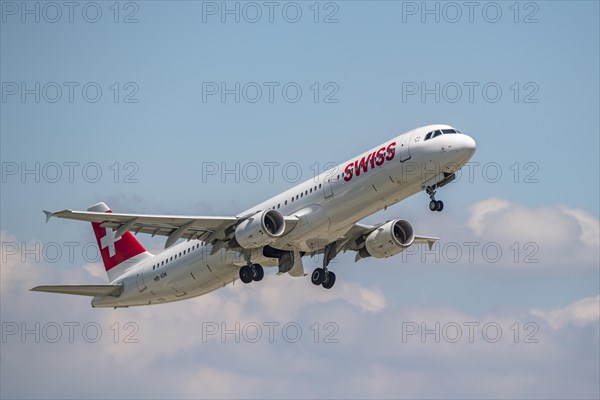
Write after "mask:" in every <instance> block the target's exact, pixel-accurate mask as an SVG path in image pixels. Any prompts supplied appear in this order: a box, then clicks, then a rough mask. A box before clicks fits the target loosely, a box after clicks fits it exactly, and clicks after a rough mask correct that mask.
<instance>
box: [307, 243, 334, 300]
mask: <svg viewBox="0 0 600 400" xmlns="http://www.w3.org/2000/svg"><path fill="white" fill-rule="evenodd" d="M336 254H337V251H336V242H333V243H330V244H328V245H327V246H325V249H324V251H323V268H316V269H315V270H314V271H313V273H312V275H311V276H310V280H311V282H312V283H313V285H317V286H319V285H321V286H323V287H324V288H325V289H331V288H332V287H333V285H334V284H335V274H334V273H333V272H332V271H329V270H328V269H327V266H328V265H329V262H330V261H331V260H333V259H334V258H335V256H336Z"/></svg>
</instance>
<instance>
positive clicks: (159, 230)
mask: <svg viewBox="0 0 600 400" xmlns="http://www.w3.org/2000/svg"><path fill="white" fill-rule="evenodd" d="M44 213H45V214H46V221H48V220H49V219H50V218H52V217H57V218H66V219H74V220H78V221H87V222H95V223H99V224H100V226H102V227H103V228H112V229H115V230H116V232H115V236H116V237H119V236H121V235H122V234H123V233H125V232H127V231H131V232H133V233H135V234H137V233H139V232H142V233H149V234H151V235H152V236H155V235H161V236H167V237H168V238H167V242H166V244H165V247H169V246H171V245H173V244H174V243H175V242H177V240H179V239H180V238H185V239H188V240H192V239H198V240H203V241H205V242H213V243H214V242H216V241H228V240H229V239H231V238H232V237H233V233H234V231H235V227H236V226H237V225H238V224H239V223H240V222H242V221H243V220H245V219H246V218H247V217H242V218H238V217H212V216H211V217H208V216H179V215H152V214H124V213H112V212H108V213H104V212H96V211H72V210H62V211H56V212H50V211H44ZM248 217H250V216H248ZM284 220H285V224H286V232H285V233H287V232H289V231H290V230H292V229H293V228H294V227H295V226H296V224H297V223H298V218H297V217H294V216H291V217H285V216H284ZM285 233H284V234H285Z"/></svg>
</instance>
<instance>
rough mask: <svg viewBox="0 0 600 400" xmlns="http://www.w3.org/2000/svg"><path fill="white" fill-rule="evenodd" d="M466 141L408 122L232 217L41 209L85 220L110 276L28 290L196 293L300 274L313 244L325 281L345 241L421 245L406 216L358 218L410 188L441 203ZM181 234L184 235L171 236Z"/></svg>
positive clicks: (374, 251)
mask: <svg viewBox="0 0 600 400" xmlns="http://www.w3.org/2000/svg"><path fill="white" fill-rule="evenodd" d="M475 148H476V145H475V141H474V140H473V139H472V138H471V137H469V136H468V135H465V134H462V133H459V132H458V131H456V130H455V129H454V128H452V127H451V126H449V125H429V126H425V127H421V128H417V129H414V130H412V131H409V132H406V133H404V134H402V135H400V136H397V137H395V138H393V139H392V140H390V141H388V142H386V143H384V144H382V145H381V146H377V147H375V148H373V149H371V150H369V151H367V152H365V153H363V154H361V155H359V156H357V157H355V158H352V159H350V160H348V161H346V162H345V163H342V164H340V165H339V166H338V167H336V168H334V169H332V170H330V171H327V172H324V173H323V174H321V175H319V176H318V177H316V178H314V179H310V180H308V181H306V182H303V183H301V184H299V185H297V186H295V187H293V188H291V189H289V190H287V191H285V192H283V193H281V194H279V195H277V196H275V197H273V198H271V199H269V200H267V201H264V202H262V203H260V204H258V205H256V206H255V207H252V208H250V209H248V210H246V211H244V212H242V213H240V214H239V215H237V216H234V217H231V216H226V217H207V216H168V215H143V214H120V213H111V212H110V210H109V209H108V207H107V206H106V205H105V204H104V203H99V204H97V205H95V206H93V207H92V208H90V209H89V210H88V211H71V210H63V211H58V212H48V211H45V213H46V216H47V219H49V218H51V217H59V218H67V219H75V220H80V221H88V222H92V224H93V226H94V230H95V233H96V235H97V239H98V244H99V246H100V249H101V252H102V251H104V252H105V253H103V260H104V262H105V266H106V269H107V273H108V275H109V281H110V283H109V284H107V285H73V286H68V285H67V286H65V285H61V286H38V287H36V288H33V289H32V290H35V291H46V292H53V293H65V294H78V295H88V296H94V297H93V299H92V306H94V307H129V306H139V305H149V304H157V303H164V302H170V301H177V300H183V299H187V298H191V297H195V296H200V295H203V294H206V293H209V292H211V291H213V290H216V289H218V288H220V287H223V286H225V285H228V284H230V283H232V282H233V281H234V280H236V279H238V278H239V279H240V280H242V281H243V282H244V283H249V282H251V281H259V280H261V279H262V278H263V276H264V270H263V267H262V266H268V267H278V274H284V273H288V274H290V275H291V276H305V275H306V274H305V273H304V267H303V265H302V257H303V256H305V255H311V256H312V255H316V254H322V257H323V266H322V267H320V268H316V269H315V270H314V271H313V273H312V275H311V281H312V283H314V284H315V285H321V286H323V287H324V288H326V289H330V288H331V287H333V285H334V283H335V279H336V276H335V273H333V272H332V271H330V270H329V269H328V265H329V262H330V261H331V260H332V259H333V258H334V257H335V256H336V255H337V254H338V253H339V252H345V251H354V252H356V261H358V260H359V259H361V258H365V257H374V258H384V257H390V256H393V255H395V254H398V253H400V252H401V251H403V250H405V249H406V248H408V247H409V246H411V245H414V244H423V243H426V244H428V245H429V246H430V247H431V246H432V245H433V243H434V242H435V241H436V240H437V238H435V237H426V236H419V235H416V234H415V233H414V230H413V227H412V225H411V224H410V223H409V222H408V221H406V220H392V221H386V222H384V223H381V224H377V225H364V224H361V223H359V222H358V221H360V220H361V219H363V218H365V217H367V216H369V215H371V214H373V213H376V212H378V211H380V210H382V209H384V208H387V207H388V206H390V205H392V204H395V203H397V202H399V201H401V200H403V199H405V198H407V197H409V196H411V195H413V194H415V193H418V192H420V191H426V192H427V194H428V195H429V197H430V199H431V201H430V203H429V208H430V209H431V210H432V211H441V210H442V209H443V203H442V202H441V201H439V200H436V199H435V193H436V190H437V189H439V188H441V187H442V186H444V185H445V184H447V183H449V182H451V181H452V180H453V179H454V177H455V175H454V174H455V173H456V171H458V170H459V169H460V168H461V167H462V166H464V165H465V163H467V162H468V161H469V160H470V159H471V157H472V156H473V154H474V152H475ZM103 229H104V230H103ZM99 232H100V233H99ZM103 232H104V236H99V235H102V233H103ZM129 232H133V233H135V234H137V233H139V232H142V233H149V234H152V235H163V236H167V241H166V247H167V248H166V249H165V250H164V251H163V252H161V253H159V254H157V255H151V254H150V253H148V252H146V251H145V249H143V247H142V246H141V245H140V244H139V242H137V241H136V240H135V238H134V237H133V236H132V235H131V234H130V233H129ZM126 236H127V237H126ZM181 238H183V239H187V241H185V242H182V243H180V244H175V242H177V241H178V240H179V239H181ZM121 243H122V244H121ZM132 248H135V250H134V253H135V254H134V253H131V251H130V250H131V249H132ZM132 254H133V255H132ZM121 259H124V260H123V261H122V262H120V264H118V265H117V266H116V267H114V266H113V265H112V264H113V260H114V261H115V262H116V261H117V260H119V261H120V260H121Z"/></svg>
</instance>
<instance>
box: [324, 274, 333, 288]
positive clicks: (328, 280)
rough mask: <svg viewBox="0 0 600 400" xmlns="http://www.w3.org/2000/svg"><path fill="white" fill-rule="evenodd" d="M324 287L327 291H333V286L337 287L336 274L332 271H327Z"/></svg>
mask: <svg viewBox="0 0 600 400" xmlns="http://www.w3.org/2000/svg"><path fill="white" fill-rule="evenodd" d="M322 285H323V287H324V288H325V289H331V288H332V287H333V285H335V274H334V273H333V272H331V271H327V272H326V273H325V280H324V281H323V283H322Z"/></svg>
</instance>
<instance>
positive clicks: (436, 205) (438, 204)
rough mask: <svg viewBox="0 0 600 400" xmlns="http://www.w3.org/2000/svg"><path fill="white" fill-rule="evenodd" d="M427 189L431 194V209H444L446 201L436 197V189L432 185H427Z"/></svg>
mask: <svg viewBox="0 0 600 400" xmlns="http://www.w3.org/2000/svg"><path fill="white" fill-rule="evenodd" d="M425 191H426V192H427V194H428V195H429V198H430V199H431V201H430V202H429V209H430V210H431V211H438V212H439V211H442V210H443V209H444V202H443V201H441V200H436V199H435V190H434V189H433V188H432V187H431V186H427V187H426V188H425Z"/></svg>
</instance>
